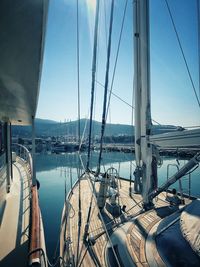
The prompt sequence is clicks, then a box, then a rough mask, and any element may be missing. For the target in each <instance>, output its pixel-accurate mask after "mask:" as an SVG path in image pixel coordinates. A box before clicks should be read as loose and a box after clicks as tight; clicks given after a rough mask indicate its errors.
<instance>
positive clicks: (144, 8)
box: [134, 0, 157, 207]
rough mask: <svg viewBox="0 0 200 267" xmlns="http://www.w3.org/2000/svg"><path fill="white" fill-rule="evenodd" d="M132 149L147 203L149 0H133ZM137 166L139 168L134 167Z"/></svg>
mask: <svg viewBox="0 0 200 267" xmlns="http://www.w3.org/2000/svg"><path fill="white" fill-rule="evenodd" d="M135 18H136V21H135V34H134V38H135V42H134V44H135V45H136V47H135V49H134V53H135V54H134V58H135V81H136V87H135V108H136V111H135V128H136V130H135V149H136V163H137V168H136V178H137V179H136V186H137V188H136V189H138V185H140V180H142V184H141V190H142V196H143V202H144V206H145V207H147V206H149V205H150V199H149V196H148V195H149V192H150V191H151V190H152V189H153V184H154V180H155V179H157V177H154V174H153V171H152V170H153V167H152V166H153V157H152V145H150V144H149V136H150V134H151V125H152V122H151V110H150V48H149V47H150V44H149V1H148V0H136V1H135ZM138 169H139V170H138Z"/></svg>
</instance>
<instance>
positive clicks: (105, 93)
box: [97, 0, 114, 173]
mask: <svg viewBox="0 0 200 267" xmlns="http://www.w3.org/2000/svg"><path fill="white" fill-rule="evenodd" d="M113 12H114V0H112V2H111V13H110V26H109V36H108V49H107V63H106V76H105V87H104V101H103V114H102V123H101V139H100V152H99V160H98V166H97V173H99V172H100V165H101V155H102V148H103V136H104V132H105V126H106V104H107V93H108V78H109V68H110V52H111V35H112V25H113Z"/></svg>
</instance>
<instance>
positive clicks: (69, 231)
mask: <svg viewBox="0 0 200 267" xmlns="http://www.w3.org/2000/svg"><path fill="white" fill-rule="evenodd" d="M93 184H94V186H93V185H92V183H91V181H90V180H89V179H87V178H86V177H84V178H83V179H81V182H80V187H79V186H78V183H77V184H76V185H75V186H74V188H73V193H71V194H70V196H69V198H68V200H69V202H66V204H65V208H64V210H63V218H62V225H61V229H62V232H61V236H62V237H61V244H60V248H61V256H63V258H64V259H65V260H66V261H67V260H71V261H74V262H75V263H77V262H78V263H79V264H78V266H79V265H81V266H95V264H96V265H97V266H106V265H107V263H106V262H105V253H106V246H109V243H110V242H109V240H108V239H109V238H110V237H108V236H111V234H112V233H113V232H115V231H117V229H120V228H118V226H119V225H120V226H123V225H125V222H129V224H128V228H127V229H126V236H125V242H126V245H127V249H128V254H129V255H130V256H131V258H132V260H133V261H134V262H135V263H136V265H137V266H148V262H147V259H146V254H145V241H146V238H147V236H148V233H149V231H150V230H151V229H152V227H153V226H155V225H156V224H157V223H158V222H159V221H160V220H161V219H162V218H164V217H166V216H167V215H170V214H171V213H172V212H174V211H175V209H176V207H170V206H169V203H168V202H167V201H166V200H165V198H166V193H161V194H160V195H159V196H158V197H157V198H156V201H155V203H154V205H155V207H154V209H153V210H150V211H148V212H145V213H143V211H142V205H141V204H142V198H141V196H140V195H139V194H132V197H130V196H129V181H124V180H121V181H120V198H119V204H120V206H123V205H125V206H126V209H125V212H124V213H123V214H122V215H121V216H119V217H116V218H115V217H113V216H112V215H111V214H110V213H109V212H108V211H107V210H106V209H104V210H103V211H101V212H99V209H98V207H97V205H96V198H95V197H94V196H93V197H92V191H94V192H98V189H99V182H95V183H93ZM79 193H80V195H81V203H79V201H78V200H79ZM91 203H92V204H91ZM90 204H91V216H90V223H89V230H88V236H89V240H90V241H89V242H90V245H89V246H88V243H86V242H83V236H84V231H85V225H86V222H87V215H88V210H89V206H90ZM79 205H81V223H80V228H79V225H78V224H79V223H78V222H80V218H79V217H80V216H79ZM67 215H69V216H67ZM100 217H101V219H103V222H104V223H102V220H101V219H100ZM66 222H67V225H66V224H65V223H66ZM126 227H127V226H126ZM106 232H107V233H108V235H106ZM64 243H65V245H64ZM91 244H92V245H91ZM66 247H69V248H70V249H69V250H68V251H70V253H69V254H68V253H66V251H65V252H64V251H63V248H66ZM117 253H118V254H120V252H117ZM118 256H119V255H118ZM154 256H155V258H156V260H157V262H158V263H159V265H160V266H162V264H163V263H162V259H160V258H159V255H157V254H156V253H154ZM118 265H119V264H118Z"/></svg>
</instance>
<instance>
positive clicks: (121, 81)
mask: <svg viewBox="0 0 200 267" xmlns="http://www.w3.org/2000/svg"><path fill="white" fill-rule="evenodd" d="M79 2H80V7H79V13H80V16H79V22H80V37H79V38H80V96H81V117H82V118H86V117H88V115H89V105H90V91H91V76H92V75H91V66H92V48H93V43H92V42H93V28H94V5H95V0H79ZM110 2H111V1H110V0H101V12H100V30H99V46H98V70H97V80H98V81H99V82H100V83H102V84H104V79H105V66H106V40H107V37H106V36H107V34H108V22H109V7H110ZM168 2H169V5H170V8H171V11H172V14H173V17H174V21H175V24H176V27H177V29H178V33H179V37H180V40H181V43H182V46H183V50H184V52H185V55H186V59H187V61H188V65H189V68H190V71H191V74H192V78H193V80H194V84H195V87H196V89H197V92H198V95H199V82H198V52H197V51H198V50H197V40H198V39H197V16H196V12H197V11H196V9H197V8H196V0H190V1H189V0H168ZM124 5H125V0H116V1H115V11H114V12H115V13H114V25H113V40H112V48H111V63H110V78H109V81H110V83H111V78H112V73H113V67H114V60H115V57H116V50H117V44H118V39H119V32H120V27H121V21H122V15H123V10H124ZM150 18H151V21H150V32H151V35H150V36H151V39H150V40H151V41H150V42H151V46H150V51H151V93H152V117H153V119H155V120H156V121H158V122H159V123H162V124H174V125H183V126H190V125H200V108H199V107H198V104H197V101H196V99H195V97H194V92H193V89H192V85H191V82H190V80H189V76H188V74H187V71H186V67H185V65H184V61H183V58H182V55H181V52H180V49H179V47H178V42H177V39H176V36H175V33H174V30H173V27H172V23H171V21H170V18H169V14H168V11H167V8H166V4H165V1H164V0H151V1H150ZM105 21H106V22H107V25H105ZM132 32H133V17H132V0H129V1H128V6H127V12H126V19H125V24H124V31H123V35H122V42H121V48H120V52H119V59H118V64H117V69H116V75H115V80H114V86H113V92H114V93H115V94H117V95H118V96H119V97H121V98H122V99H124V100H125V101H126V102H128V103H130V104H131V101H132V91H133V85H132V84H133V42H132V40H133V37H132ZM76 60H77V59H76V1H75V0H50V6H49V17H48V25H47V33H46V45H45V54H44V63H43V72H42V80H41V87H40V97H39V103H38V110H37V117H39V118H46V119H52V120H57V121H64V120H69V119H71V120H75V119H77V65H76ZM199 97H200V96H199ZM102 98H103V87H102V86H100V85H99V84H97V85H96V101H95V102H96V104H95V115H94V118H95V119H96V120H99V121H101V115H102V105H103V103H102ZM108 122H112V123H125V124H130V123H131V108H130V107H129V106H128V105H126V104H124V103H122V102H121V101H119V100H118V99H117V98H115V97H114V96H113V97H112V99H111V106H110V115H109V118H108Z"/></svg>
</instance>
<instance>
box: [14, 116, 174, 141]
mask: <svg viewBox="0 0 200 267" xmlns="http://www.w3.org/2000/svg"><path fill="white" fill-rule="evenodd" d="M77 128H78V121H77V120H76V121H69V122H66V123H60V122H56V121H52V120H45V119H36V120H35V129H36V136H37V137H41V136H60V135H73V136H75V135H77ZM80 129H81V134H82V133H83V131H84V132H85V134H86V135H87V134H88V131H89V121H88V120H86V119H81V120H80ZM175 129H176V126H172V125H155V126H154V127H153V133H154V134H158V133H164V132H169V131H172V130H175ZM100 132H101V123H100V122H98V121H93V136H99V135H100ZM12 134H13V135H14V136H20V137H29V136H31V127H30V126H12ZM119 135H128V136H131V135H134V126H131V125H126V124H109V123H108V124H106V130H105V136H119Z"/></svg>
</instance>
